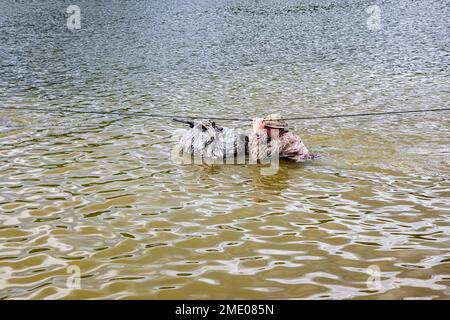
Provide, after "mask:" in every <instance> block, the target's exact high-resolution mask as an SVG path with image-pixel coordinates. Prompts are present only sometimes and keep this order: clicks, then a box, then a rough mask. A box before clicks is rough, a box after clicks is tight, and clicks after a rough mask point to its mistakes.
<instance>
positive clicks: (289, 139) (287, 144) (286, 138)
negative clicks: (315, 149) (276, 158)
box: [280, 132, 313, 161]
mask: <svg viewBox="0 0 450 320" xmlns="http://www.w3.org/2000/svg"><path fill="white" fill-rule="evenodd" d="M281 141H282V147H281V153H280V157H282V158H289V159H292V160H295V161H303V160H307V159H312V158H313V155H311V154H310V153H309V150H308V148H306V146H305V145H304V144H303V141H302V139H300V137H299V136H297V135H295V134H293V133H292V132H286V133H285V134H283V135H282V136H281Z"/></svg>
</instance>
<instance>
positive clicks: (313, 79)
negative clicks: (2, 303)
mask: <svg viewBox="0 0 450 320" xmlns="http://www.w3.org/2000/svg"><path fill="white" fill-rule="evenodd" d="M77 4H78V5H79V6H80V8H81V14H82V24H81V30H79V31H76V32H72V31H70V30H68V29H67V27H66V21H65V20H64V12H65V9H66V6H65V5H64V4H63V3H60V2H59V1H54V0H45V1H38V2H37V1H30V2H24V1H20V2H11V1H8V2H7V1H2V2H0V43H2V45H1V46H0V56H1V57H2V59H1V63H0V104H1V105H4V106H12V107H23V108H26V107H30V106H32V107H41V108H44V107H45V108H60V107H65V108H74V109H76V108H81V109H89V110H92V109H94V110H104V111H106V110H122V111H127V110H128V111H133V112H139V111H145V112H148V113H163V114H176V115H194V114H195V115H197V114H201V115H203V116H205V115H208V116H209V115H210V116H217V117H222V116H224V117H239V118H252V117H253V116H257V115H262V114H267V113H269V111H270V112H275V113H280V114H283V115H289V116H309V115H325V114H327V115H328V114H330V115H333V114H340V113H360V112H379V111H383V110H410V109H426V108H430V109H431V108H442V107H444V106H445V105H446V104H447V103H448V95H449V91H448V88H449V79H450V78H449V64H448V52H447V51H446V50H445V49H444V48H448V47H449V43H448V39H449V37H448V36H447V35H448V29H449V22H448V16H449V14H450V12H449V10H450V7H449V5H448V2H446V1H433V2H430V1H424V2H420V3H418V2H417V1H409V0H408V1H402V2H397V1H384V2H383V3H382V6H381V5H380V6H381V17H382V28H381V29H380V30H378V31H376V32H374V31H371V30H369V29H368V27H367V17H368V16H367V13H366V11H365V9H366V7H367V6H369V5H372V4H373V3H371V2H367V1H359V2H346V1H344V2H339V3H337V1H322V0H316V1H310V2H308V3H307V4H306V3H304V2H302V1H288V2H284V1H253V0H245V1H234V0H233V1H226V2H225V3H222V2H220V1H202V2H195V3H194V2H192V1H188V2H186V1H170V2H164V1H133V2H111V3H108V4H106V3H98V2H92V1H84V0H81V1H78V3H77ZM219 124H220V125H223V126H229V127H238V126H241V128H242V129H243V130H251V124H250V123H248V124H246V123H244V124H243V123H233V122H230V123H219ZM289 125H290V127H291V128H292V129H291V130H292V131H293V132H295V133H296V134H299V135H300V136H301V137H302V139H303V140H304V142H305V144H306V145H307V146H308V148H309V149H310V150H311V152H313V153H315V154H321V155H323V157H322V158H320V159H318V160H314V161H312V162H308V163H304V164H296V163H290V162H287V161H281V162H280V170H279V171H278V172H277V173H276V174H275V175H271V176H264V175H262V173H261V169H262V168H263V166H260V165H248V164H247V165H210V166H208V165H195V164H194V165H186V164H180V163H176V162H174V161H172V159H171V152H172V150H173V147H174V141H173V139H171V137H173V136H174V134H175V132H176V130H177V129H180V128H181V127H180V126H179V125H178V124H176V123H174V122H173V121H171V120H170V119H148V118H138V117H134V118H131V117H125V118H119V117H117V116H108V115H101V116H100V115H99V116H86V115H83V114H71V115H64V114H54V113H52V114H45V113H33V112H26V111H24V112H13V111H7V112H6V111H0V299H13V298H34V299H42V298H93V299H98V298H111V299H113V298H152V299H177V298H181V299H184V298H189V299H195V298H197V299H213V298H214V299H227V298H228V299H229V298H253V299H268V298H270V299H286V298H319V299H327V298H396V299H399V298H415V297H421V298H439V299H442V298H446V299H448V298H449V297H450V292H449V284H450V280H449V277H448V274H449V272H448V270H449V263H450V262H449V261H450V256H449V248H450V239H449V235H450V221H449V218H448V216H449V213H450V201H449V199H450V193H449V190H450V182H449V181H450V179H449V170H448V168H449V167H450V157H449V136H450V123H449V121H448V115H447V113H442V114H437V113H427V114H420V115H410V116H407V117H404V116H391V117H374V118H368V119H334V120H327V121H324V120H323V121H303V122H302V121H292V122H291V123H290V124H289ZM13 129H14V130H13ZM71 266H72V268H73V266H77V267H79V268H80V272H81V288H79V289H77V288H73V287H68V286H67V277H68V275H69V273H68V270H72V269H68V268H69V267H71ZM374 266H376V267H374ZM377 268H378V269H379V270H380V279H381V283H380V285H379V286H374V287H370V288H369V287H368V285H367V281H368V278H369V276H370V273H368V270H378V269H377ZM218 287H220V290H218V289H217V288H218ZM374 288H375V289H374ZM372 289H373V290H372Z"/></svg>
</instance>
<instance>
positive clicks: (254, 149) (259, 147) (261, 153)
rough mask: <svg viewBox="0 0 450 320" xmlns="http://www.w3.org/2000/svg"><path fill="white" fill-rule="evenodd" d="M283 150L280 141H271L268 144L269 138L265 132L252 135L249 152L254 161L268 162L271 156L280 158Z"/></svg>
mask: <svg viewBox="0 0 450 320" xmlns="http://www.w3.org/2000/svg"><path fill="white" fill-rule="evenodd" d="M280 149H281V141H280V140H278V139H277V140H271V141H270V142H268V136H267V133H266V132H265V131H259V132H257V133H252V134H250V141H249V151H250V156H251V158H252V159H253V160H254V161H257V160H259V161H261V162H264V161H267V160H269V159H270V157H271V156H278V154H279V152H280Z"/></svg>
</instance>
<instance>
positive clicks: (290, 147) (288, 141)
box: [249, 114, 315, 162]
mask: <svg viewBox="0 0 450 320" xmlns="http://www.w3.org/2000/svg"><path fill="white" fill-rule="evenodd" d="M249 151H250V155H251V157H252V158H253V159H254V160H258V161H263V160H265V159H267V158H270V157H272V156H274V155H278V156H279V157H280V159H290V160H294V161H297V162H303V161H305V160H309V159H313V158H314V157H315V156H314V155H313V154H311V153H310V152H309V150H308V149H307V148H306V146H305V145H304V144H303V141H302V139H301V138H300V137H299V136H297V135H295V134H293V133H292V132H289V131H288V124H287V122H286V121H285V120H283V119H282V118H281V116H280V115H278V114H270V115H268V116H267V117H265V118H255V119H253V133H251V134H250V137H249Z"/></svg>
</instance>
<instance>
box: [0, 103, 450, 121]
mask: <svg viewBox="0 0 450 320" xmlns="http://www.w3.org/2000/svg"><path fill="white" fill-rule="evenodd" d="M0 110H17V111H35V112H50V113H76V114H99V115H117V116H127V117H128V116H132V117H148V118H177V119H190V120H195V119H209V120H223V121H245V122H248V121H252V119H250V118H221V117H205V116H178V115H166V114H156V113H148V112H121V111H95V110H73V109H69V108H63V109H49V108H34V107H5V106H0ZM441 111H450V108H439V109H418V110H404V111H384V112H365V113H350V114H335V115H324V116H309V117H292V118H283V119H282V120H287V121H289V120H319V119H333V118H350V117H368V116H384V115H401V114H411V113H423V112H441Z"/></svg>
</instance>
